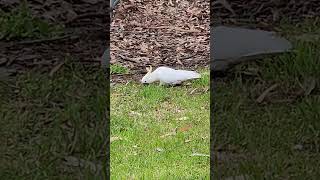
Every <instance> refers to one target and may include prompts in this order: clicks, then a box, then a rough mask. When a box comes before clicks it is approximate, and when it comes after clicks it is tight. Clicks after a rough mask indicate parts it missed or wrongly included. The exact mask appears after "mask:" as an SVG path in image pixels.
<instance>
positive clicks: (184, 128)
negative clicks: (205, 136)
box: [178, 124, 192, 132]
mask: <svg viewBox="0 0 320 180" xmlns="http://www.w3.org/2000/svg"><path fill="white" fill-rule="evenodd" d="M191 127H192V126H191V125H190V124H189V125H186V126H184V127H181V128H179V129H178V131H179V132H186V131H189V130H190V129H191Z"/></svg>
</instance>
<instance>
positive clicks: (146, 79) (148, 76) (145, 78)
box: [141, 66, 154, 84]
mask: <svg viewBox="0 0 320 180" xmlns="http://www.w3.org/2000/svg"><path fill="white" fill-rule="evenodd" d="M146 69H147V74H146V75H144V76H143V78H142V79H141V83H143V84H149V83H153V82H154V78H153V77H152V76H151V73H152V67H151V66H149V68H146Z"/></svg>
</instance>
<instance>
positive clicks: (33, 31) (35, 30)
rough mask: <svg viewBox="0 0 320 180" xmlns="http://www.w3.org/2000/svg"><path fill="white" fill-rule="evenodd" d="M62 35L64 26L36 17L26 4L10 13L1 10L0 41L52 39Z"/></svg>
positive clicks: (21, 4)
mask: <svg viewBox="0 0 320 180" xmlns="http://www.w3.org/2000/svg"><path fill="white" fill-rule="evenodd" d="M62 33H63V27H62V26H60V25H53V24H50V23H48V22H46V21H44V20H41V19H39V18H36V17H34V16H33V15H32V14H31V11H30V9H29V8H28V6H27V3H26V2H24V3H20V5H19V7H17V8H16V9H13V10H12V11H10V12H4V11H2V10H0V40H17V39H27V38H28V39H41V38H51V37H56V36H59V35H61V34H62Z"/></svg>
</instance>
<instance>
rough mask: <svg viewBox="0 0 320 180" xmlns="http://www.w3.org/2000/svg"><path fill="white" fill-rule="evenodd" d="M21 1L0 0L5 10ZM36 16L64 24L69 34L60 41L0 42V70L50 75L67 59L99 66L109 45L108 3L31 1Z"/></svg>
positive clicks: (89, 0)
mask: <svg viewBox="0 0 320 180" xmlns="http://www.w3.org/2000/svg"><path fill="white" fill-rule="evenodd" d="M18 5H19V1H4V0H2V1H0V8H1V9H2V10H5V11H6V10H9V9H11V8H15V7H17V6H18ZM28 6H29V7H30V9H31V10H32V13H33V15H34V16H36V17H39V18H42V19H45V20H47V21H49V22H51V23H54V24H63V25H65V28H66V34H65V36H63V37H60V38H57V39H47V40H40V41H37V40H18V41H9V42H8V41H6V42H5V41H2V42H0V49H1V51H0V59H5V60H6V61H5V62H4V63H1V64H0V67H3V68H7V69H15V70H16V71H17V72H24V71H27V70H30V69H37V70H41V71H43V72H48V71H50V70H51V69H52V68H54V67H55V66H57V64H59V63H61V62H64V61H65V60H66V56H69V57H70V58H72V59H73V60H74V61H76V62H79V63H83V64H86V65H89V66H100V61H101V60H100V57H101V56H102V54H103V52H104V50H105V49H106V47H108V44H109V38H110V37H109V33H108V30H109V24H110V23H108V22H109V16H108V9H109V3H108V2H107V1H104V0H80V1H75V2H73V1H71V0H65V1H64V0H46V1H44V0H37V1H28Z"/></svg>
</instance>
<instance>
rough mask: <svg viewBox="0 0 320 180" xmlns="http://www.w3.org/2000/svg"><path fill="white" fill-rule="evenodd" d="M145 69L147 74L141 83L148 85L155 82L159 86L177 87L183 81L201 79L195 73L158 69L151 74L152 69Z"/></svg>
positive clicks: (164, 68) (165, 68)
mask: <svg viewBox="0 0 320 180" xmlns="http://www.w3.org/2000/svg"><path fill="white" fill-rule="evenodd" d="M146 69H147V74H146V75H145V76H144V77H143V78H142V79H141V83H143V84H149V83H153V82H156V81H159V82H160V85H165V84H166V85H178V84H181V83H182V82H183V81H187V80H191V79H198V78H201V75H200V74H199V73H197V72H195V71H187V70H175V69H172V68H168V67H163V66H162V67H158V68H157V69H156V70H154V71H153V72H152V67H151V66H150V67H149V68H146Z"/></svg>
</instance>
